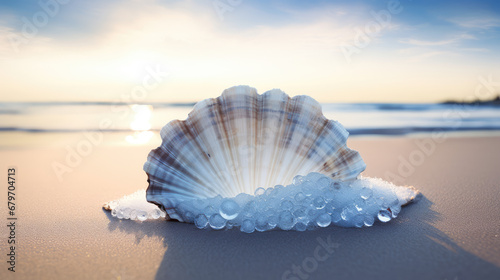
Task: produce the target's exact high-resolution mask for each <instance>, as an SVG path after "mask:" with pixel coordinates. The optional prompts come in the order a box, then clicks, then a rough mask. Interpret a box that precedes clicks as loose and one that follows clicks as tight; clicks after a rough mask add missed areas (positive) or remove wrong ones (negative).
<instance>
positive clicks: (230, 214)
mask: <svg viewBox="0 0 500 280" xmlns="http://www.w3.org/2000/svg"><path fill="white" fill-rule="evenodd" d="M239 213H240V205H238V203H236V202H235V201H234V200H232V199H225V200H224V201H222V203H221V205H220V210H219V214H220V215H221V216H222V218H224V219H226V220H232V219H234V218H236V217H238V214H239Z"/></svg>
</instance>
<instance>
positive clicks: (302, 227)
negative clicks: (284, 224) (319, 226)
mask: <svg viewBox="0 0 500 280" xmlns="http://www.w3.org/2000/svg"><path fill="white" fill-rule="evenodd" d="M306 229H307V224H305V223H303V222H298V223H296V224H295V230H297V231H305V230H306Z"/></svg>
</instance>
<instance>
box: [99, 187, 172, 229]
mask: <svg viewBox="0 0 500 280" xmlns="http://www.w3.org/2000/svg"><path fill="white" fill-rule="evenodd" d="M104 208H106V209H109V210H111V215H112V216H113V217H116V218H118V219H130V220H136V221H141V222H142V221H145V220H156V219H159V218H165V217H166V213H165V212H164V211H162V210H160V208H158V206H156V205H154V204H151V203H148V202H147V201H146V190H139V191H137V192H135V193H133V194H131V195H127V196H125V197H123V198H121V199H119V200H113V201H111V202H108V203H106V205H104Z"/></svg>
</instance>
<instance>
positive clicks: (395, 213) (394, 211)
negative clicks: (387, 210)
mask: <svg viewBox="0 0 500 280" xmlns="http://www.w3.org/2000/svg"><path fill="white" fill-rule="evenodd" d="M399 212H401V206H399V205H394V206H392V207H391V215H392V217H393V218H396V217H397V216H398V215H399Z"/></svg>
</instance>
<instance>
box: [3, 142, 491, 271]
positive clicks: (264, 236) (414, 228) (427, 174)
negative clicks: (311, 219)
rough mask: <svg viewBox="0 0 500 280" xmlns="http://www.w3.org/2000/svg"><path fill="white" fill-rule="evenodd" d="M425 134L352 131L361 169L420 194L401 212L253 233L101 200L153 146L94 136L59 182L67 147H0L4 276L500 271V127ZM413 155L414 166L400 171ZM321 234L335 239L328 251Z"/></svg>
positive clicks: (130, 181)
mask: <svg viewBox="0 0 500 280" xmlns="http://www.w3.org/2000/svg"><path fill="white" fill-rule="evenodd" d="M422 139H423V138H352V139H350V140H349V146H350V147H352V148H354V149H356V150H358V151H359V152H360V153H361V155H362V156H363V158H364V159H365V161H366V163H367V165H368V168H367V170H366V171H365V173H364V175H365V176H371V177H382V178H384V177H386V176H387V175H388V174H389V173H392V174H394V175H397V176H399V177H398V178H394V179H392V181H395V183H399V184H403V185H404V184H408V185H413V186H415V187H417V188H418V189H419V190H420V191H421V192H422V193H423V197H422V198H421V199H420V201H418V202H417V203H414V204H412V205H410V206H408V207H405V208H403V211H402V212H401V214H400V217H399V218H398V219H396V220H393V221H391V222H389V223H387V224H382V223H376V224H375V225H374V226H373V227H371V228H363V229H351V228H339V227H334V226H330V227H328V228H324V229H318V230H315V231H308V232H295V231H289V232H285V231H272V232H264V233H254V234H244V233H241V232H239V231H238V230H229V231H208V230H198V229H196V228H195V227H194V226H193V225H190V224H184V223H178V222H165V221H156V222H144V223H138V222H133V221H119V220H116V219H114V218H112V217H111V216H110V215H109V214H108V213H106V212H104V211H103V210H102V209H101V206H102V204H103V202H106V201H108V200H112V199H116V198H119V197H121V196H123V195H125V194H129V193H132V192H134V191H135V190H137V189H139V188H145V187H146V176H145V174H144V172H143V171H142V164H143V162H144V161H145V158H146V155H147V153H148V151H149V150H150V149H151V148H153V147H146V146H141V147H111V146H106V145H103V146H98V147H95V148H94V149H93V150H92V152H91V153H90V154H89V155H88V156H86V157H85V158H83V160H82V162H81V163H80V164H78V166H76V167H74V168H72V169H73V172H71V173H67V174H65V175H64V177H63V180H62V181H59V180H58V179H57V177H56V175H55V173H54V172H53V170H52V167H51V164H52V163H53V162H54V161H58V162H64V157H65V155H66V152H65V151H64V149H63V148H60V147H50V148H37V149H26V148H18V149H16V150H7V149H4V150H0V186H1V187H2V189H3V190H2V191H0V194H1V195H0V204H1V207H0V209H2V210H1V212H2V214H1V217H3V218H2V219H4V223H7V220H6V216H7V210H6V188H7V183H6V180H7V179H6V172H7V167H8V166H10V165H14V166H16V167H17V170H18V175H17V178H18V181H17V186H18V187H17V188H18V189H17V200H16V202H17V203H18V205H17V206H18V210H17V213H18V218H19V220H18V221H17V227H16V239H17V244H18V247H17V250H16V254H17V262H16V272H15V273H11V272H9V271H7V267H8V264H7V263H6V262H5V261H6V259H7V256H6V254H7V250H6V249H7V243H6V238H5V237H6V236H7V235H8V233H7V227H6V226H2V227H1V232H0V234H1V239H0V242H1V248H2V251H1V257H0V260H1V262H0V263H1V265H0V279H124V280H125V279H384V280H387V279H449V280H452V279H457V280H462V279H500V211H499V205H500V185H499V184H500V168H499V167H500V138H499V137H462V138H458V137H454V138H449V139H446V140H445V141H444V142H442V143H435V142H433V143H434V144H435V150H434V151H433V152H432V153H430V154H429V155H428V156H427V155H426V156H425V157H424V158H423V159H422V160H420V161H416V162H415V160H416V159H418V157H417V156H418V155H421V154H419V152H417V151H418V150H419V149H420V148H419V147H418V145H417V142H418V141H422ZM426 139H429V138H426ZM411 155H413V156H414V158H413V161H414V163H416V164H415V165H416V166H415V168H414V170H403V171H406V172H403V173H401V172H398V167H399V165H401V162H402V159H406V160H408V159H409V158H410V156H411ZM404 173H407V174H404ZM403 175H404V176H403ZM318 239H321V240H323V241H325V242H327V241H328V240H329V239H330V241H331V242H332V243H334V244H336V245H335V246H333V247H335V248H333V247H332V248H333V249H332V250H331V251H330V252H329V253H327V251H326V250H324V249H323V247H321V244H322V242H321V241H318ZM317 248H319V249H317ZM325 258H326V259H325ZM318 259H321V260H318ZM294 265H296V266H299V267H300V272H297V273H296V274H295V275H294V274H293V272H292V269H293V266H294ZM303 266H304V267H303ZM288 270H290V273H289V274H287V273H286V271H288ZM283 276H286V277H285V278H283Z"/></svg>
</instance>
